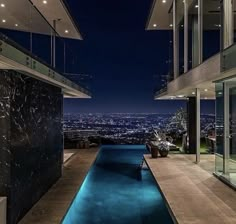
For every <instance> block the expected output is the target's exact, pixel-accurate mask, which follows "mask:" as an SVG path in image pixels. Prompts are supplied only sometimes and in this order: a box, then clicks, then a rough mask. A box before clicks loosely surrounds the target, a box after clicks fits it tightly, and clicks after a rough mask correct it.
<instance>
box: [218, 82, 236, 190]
mask: <svg viewBox="0 0 236 224" xmlns="http://www.w3.org/2000/svg"><path fill="white" fill-rule="evenodd" d="M216 137H217V138H216V139H217V150H216V161H215V171H216V174H217V175H219V176H220V177H221V178H223V179H224V180H226V181H227V182H228V183H230V184H232V185H233V186H235V187H236V82H235V81H234V80H232V81H228V82H225V83H218V84H216Z"/></svg>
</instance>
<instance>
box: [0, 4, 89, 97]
mask: <svg viewBox="0 0 236 224" xmlns="http://www.w3.org/2000/svg"><path fill="white" fill-rule="evenodd" d="M34 2H35V1H33V3H34ZM34 4H35V5H33V4H32V3H31V2H30V1H28V0H22V1H20V2H19V3H18V2H15V1H14V0H9V1H7V3H6V4H3V6H2V7H1V8H0V11H1V21H0V69H7V70H17V71H19V72H21V73H23V74H27V75H28V76H31V77H34V78H37V79H40V80H41V81H44V82H47V83H50V84H52V85H55V86H58V87H60V88H61V89H62V91H63V93H64V96H65V97H77V98H90V96H91V93H90V92H89V91H88V86H86V85H83V83H82V82H81V81H80V80H78V79H76V80H75V79H73V80H72V79H71V76H70V75H68V74H70V73H73V74H75V73H77V71H76V70H77V69H78V68H77V66H78V65H77V64H78V62H77V61H76V60H77V59H76V57H77V56H76V55H77V52H75V51H74V50H73V49H72V48H70V47H69V46H68V44H67V39H68V38H70V39H81V35H80V33H79V32H78V30H77V28H76V26H75V25H74V23H73V21H72V20H71V19H70V17H68V14H66V12H67V11H66V10H65V9H64V10H63V9H62V8H63V7H65V6H64V5H63V3H60V4H62V5H60V4H58V5H59V6H56V9H55V10H58V11H56V13H60V14H59V15H60V16H61V18H62V19H57V20H53V16H52V15H50V14H49V12H48V10H49V7H48V6H43V5H42V4H43V3H40V4H39V2H37V1H36V2H35V3H34ZM36 6H37V7H36ZM39 10H41V11H39ZM43 14H44V15H45V16H46V18H45V17H44V16H43ZM52 25H54V27H53V26H52ZM78 76H79V75H78Z"/></svg>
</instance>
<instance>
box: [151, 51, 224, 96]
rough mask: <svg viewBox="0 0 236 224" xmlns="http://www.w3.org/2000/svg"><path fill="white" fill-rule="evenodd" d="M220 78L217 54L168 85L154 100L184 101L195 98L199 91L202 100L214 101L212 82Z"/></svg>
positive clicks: (213, 84) (218, 55) (218, 56)
mask: <svg viewBox="0 0 236 224" xmlns="http://www.w3.org/2000/svg"><path fill="white" fill-rule="evenodd" d="M221 77H223V76H222V73H221V68H220V53H219V54H216V55H214V56H213V57H211V58H209V59H208V60H206V61H205V62H203V63H202V64H200V65H199V66H197V67H195V68H193V69H191V70H190V71H188V72H187V73H185V74H183V75H181V76H179V77H178V78H176V79H174V80H173V81H171V82H170V83H168V85H167V89H166V91H165V92H162V93H160V94H157V95H156V96H155V99H156V100H168V99H169V100H170V99H171V100H172V99H179V100H181V99H186V98H188V97H191V96H192V97H193V96H195V91H196V89H200V91H201V98H202V99H215V83H214V82H215V81H216V80H217V79H220V78H221Z"/></svg>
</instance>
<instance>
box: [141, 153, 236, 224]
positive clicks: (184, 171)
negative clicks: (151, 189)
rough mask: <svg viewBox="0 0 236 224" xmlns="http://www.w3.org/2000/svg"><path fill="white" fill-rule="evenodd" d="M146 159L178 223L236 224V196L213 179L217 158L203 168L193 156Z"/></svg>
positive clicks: (210, 157) (208, 159)
mask: <svg viewBox="0 0 236 224" xmlns="http://www.w3.org/2000/svg"><path fill="white" fill-rule="evenodd" d="M144 158H145V161H146V163H147V165H148V167H149V168H150V170H151V172H152V174H153V176H154V178H155V179H156V181H157V183H158V185H159V188H160V189H161V191H162V194H163V196H164V198H165V200H166V202H167V204H168V206H169V208H170V209H171V211H172V216H174V217H175V219H176V221H177V223H180V224H187V223H188V224H205V223H206V224H209V223H214V224H226V223H227V224H231V223H232V224H235V223H236V192H235V191H234V190H232V189H231V188H229V187H228V186H227V185H225V184H224V183H222V182H221V181H220V180H218V179H217V178H216V177H214V176H213V175H212V172H211V169H212V168H213V165H214V163H213V162H214V156H213V155H208V156H207V155H204V156H202V158H203V161H202V162H201V163H200V164H199V165H197V164H195V163H194V162H193V161H194V157H193V156H191V155H181V154H179V155H178V154H175V155H174V154H173V155H169V156H168V158H157V159H152V158H151V157H150V155H145V156H144ZM212 171H213V170H212Z"/></svg>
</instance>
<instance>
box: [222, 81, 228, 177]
mask: <svg viewBox="0 0 236 224" xmlns="http://www.w3.org/2000/svg"><path fill="white" fill-rule="evenodd" d="M229 142H230V133H229V87H228V85H227V84H226V83H224V154H223V173H224V174H228V173H229V146H230V143H229Z"/></svg>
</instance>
